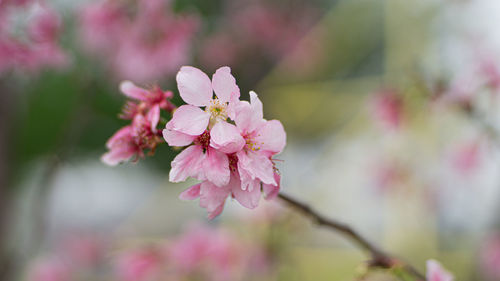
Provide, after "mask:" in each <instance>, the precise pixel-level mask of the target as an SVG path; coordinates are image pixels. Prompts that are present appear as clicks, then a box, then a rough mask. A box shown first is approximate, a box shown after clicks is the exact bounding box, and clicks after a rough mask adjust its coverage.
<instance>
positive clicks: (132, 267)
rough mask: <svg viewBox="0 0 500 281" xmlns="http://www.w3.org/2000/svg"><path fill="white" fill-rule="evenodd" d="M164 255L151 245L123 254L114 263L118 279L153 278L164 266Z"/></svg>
mask: <svg viewBox="0 0 500 281" xmlns="http://www.w3.org/2000/svg"><path fill="white" fill-rule="evenodd" d="M164 255H165V253H163V252H162V251H160V250H158V249H156V248H153V247H151V248H145V249H138V250H134V251H129V252H127V253H125V254H123V255H122V256H120V257H119V259H118V262H117V265H116V273H117V276H118V281H148V280H155V278H157V277H158V276H159V274H160V272H161V271H162V268H163V267H164V266H165V263H164V261H165V257H164Z"/></svg>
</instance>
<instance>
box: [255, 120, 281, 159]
mask: <svg viewBox="0 0 500 281" xmlns="http://www.w3.org/2000/svg"><path fill="white" fill-rule="evenodd" d="M254 141H255V142H257V143H258V144H259V147H260V149H261V150H262V151H269V152H271V153H272V154H278V153H281V151H282V150H283V148H284V147H285V145H286V133H285V129H284V128H283V125H282V124H281V122H280V121H278V120H271V121H266V122H265V123H264V125H263V126H262V127H260V128H258V131H257V136H256V137H255V138H254Z"/></svg>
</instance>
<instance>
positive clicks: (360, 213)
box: [0, 0, 500, 281]
mask: <svg viewBox="0 0 500 281" xmlns="http://www.w3.org/2000/svg"><path fill="white" fill-rule="evenodd" d="M499 12H500V2H498V1H497V0H425V1H422V0H405V1H398V0H329V1H328V0H280V1H279V0H275V1H265V0H211V1H207V0H170V1H168V0H92V1H90V0H78V1H65V0H52V1H51V0H45V1H41V0H23V1H20V0H17V1H16V0H0V116H1V117H0V187H1V190H0V208H1V217H0V218H1V220H0V222H1V229H0V234H1V235H0V241H1V242H2V244H1V245H2V251H1V254H2V255H1V257H0V258H1V259H0V273H1V275H0V276H1V279H2V280H30V281H69V280H124V281H133V280H136V281H139V280H149V281H153V280H214V281H221V280H232V281H237V280H287V281H294V280H314V281H321V280H398V272H387V271H369V272H368V271H367V270H366V266H364V265H363V264H364V261H366V259H367V257H366V256H365V255H364V254H363V253H362V252H361V251H359V249H357V248H355V247H353V246H352V245H351V244H350V243H348V241H346V240H345V239H343V238H342V237H341V236H339V235H338V234H336V233H333V232H331V231H329V230H326V229H322V228H319V227H317V226H314V225H312V224H311V223H310V222H309V221H307V220H306V219H304V218H303V217H301V216H300V215H298V214H296V213H295V212H293V211H291V210H288V209H286V208H283V207H282V205H281V204H280V202H278V201H263V202H261V204H260V206H259V207H258V208H257V209H256V210H247V209H244V208H243V207H241V206H239V205H238V204H236V203H234V202H231V201H230V200H229V201H228V203H227V204H226V209H225V211H224V212H223V214H222V215H221V216H220V217H218V218H217V219H215V220H213V221H208V220H207V219H206V214H205V213H204V210H203V209H201V208H199V207H198V206H197V203H196V202H183V201H180V200H179V199H178V194H179V193H180V192H181V191H182V190H184V189H185V188H187V187H188V186H190V184H192V183H193V182H186V183H181V184H172V183H169V182H168V172H169V168H170V161H171V160H172V159H173V157H174V156H175V155H176V153H178V151H176V150H172V149H170V148H169V147H168V146H166V145H164V146H160V147H159V148H158V149H157V151H156V153H155V155H154V157H146V158H145V159H140V161H138V162H137V163H125V164H122V165H119V166H118V167H108V166H106V165H105V164H103V163H102V162H101V161H100V156H101V155H102V154H103V153H104V152H105V150H106V149H105V146H104V144H105V142H106V140H107V139H108V138H109V137H110V136H111V135H112V134H113V133H114V132H115V131H116V130H118V129H119V128H120V127H121V126H124V125H126V123H127V122H126V121H124V120H120V119H119V118H117V116H118V114H119V112H120V110H121V108H122V106H123V104H124V102H125V97H124V96H123V95H122V94H121V93H120V92H119V90H118V85H119V82H120V81H122V80H124V79H128V80H132V81H134V82H136V83H137V84H139V85H142V86H151V85H159V86H160V87H162V88H163V89H171V90H172V91H173V92H174V93H176V94H177V93H178V92H177V87H176V84H175V74H176V72H177V71H178V69H179V67H180V66H182V65H193V66H196V67H198V68H200V69H202V70H204V71H205V72H206V73H208V74H209V75H211V74H212V73H213V72H214V71H215V70H216V69H217V68H218V67H220V66H224V65H228V66H230V67H231V69H232V73H233V74H234V76H235V77H236V79H237V83H238V85H239V87H240V89H241V91H242V93H243V96H244V98H246V97H248V95H247V93H248V91H250V90H255V91H256V92H257V93H258V94H259V97H260V98H261V99H262V100H263V102H264V111H265V116H266V118H267V119H279V120H281V121H282V122H283V124H284V126H285V129H286V131H287V135H288V138H287V139H288V143H287V147H286V149H285V151H284V153H283V154H282V155H280V157H279V158H280V159H282V160H283V161H282V162H281V163H280V164H279V169H280V171H281V173H282V190H283V191H284V192H286V193H287V194H291V195H294V197H296V198H300V199H301V200H303V201H304V202H308V203H309V204H310V205H312V206H314V207H315V208H316V209H317V210H319V211H320V212H321V213H323V214H325V215H327V216H329V217H332V218H337V219H340V220H342V221H345V222H348V223H349V224H351V225H352V226H353V227H355V228H356V229H358V230H359V231H360V232H361V233H364V234H365V235H366V236H367V237H368V238H369V239H370V240H371V241H373V242H375V243H376V244H378V245H380V246H382V247H383V248H385V249H387V250H389V251H391V252H392V253H394V254H396V255H397V256H401V257H404V259H406V260H407V261H409V262H411V263H412V264H413V265H415V266H416V267H417V268H419V269H420V270H421V271H425V261H426V260H427V259H430V258H435V259H438V260H440V261H441V262H442V263H443V265H445V267H446V268H448V269H449V270H450V271H451V272H453V273H454V274H455V276H456V278H457V280H471V281H472V280H474V281H475V280H500V150H499V145H500V114H499V112H500V111H499V110H498V109H500V98H499V96H498V94H499V91H500V32H499V31H498V28H497V27H498V24H499V23H500V22H499V20H498V14H499ZM174 100H175V101H176V102H177V103H180V102H181V101H180V99H179V98H178V96H177V97H176V98H174ZM196 234H201V235H198V236H196ZM190 235H191V236H193V237H194V238H192V239H193V240H192V241H198V242H196V243H199V244H201V245H207V244H209V245H215V244H216V245H217V246H213V247H214V249H215V250H214V249H211V250H207V253H208V254H207V256H205V257H204V258H203V259H205V261H203V262H201V263H202V264H203V265H202V266H201V269H197V270H196V273H195V274H194V273H190V274H188V275H186V274H185V275H183V276H182V277H178V276H176V277H175V278H174V277H173V276H174V275H175V274H173V273H172V272H173V271H175V269H172V268H171V267H172V265H171V264H168V263H167V264H163V263H162V262H160V261H159V260H160V259H159V258H158V256H159V255H161V254H158V253H159V252H160V253H162V250H161V249H162V248H163V247H166V246H165V245H177V246H179V245H181V246H182V247H185V248H182V247H181V246H179V247H180V248H179V249H180V250H178V252H179V253H181V254H182V253H184V254H185V253H191V252H193V251H194V252H198V253H199V251H201V250H196V249H195V250H193V248H195V246H192V245H198V244H196V243H195V242H192V243H190V242H189V241H188V242H186V243H187V244H188V246H186V245H184V244H182V243H183V241H182V238H183V237H191V236H190ZM210 237H213V239H211V238H210ZM219 240H220V241H219ZM213 241H219V242H220V243H219V242H217V243H215V242H213ZM221 241H222V242H221ZM189 245H191V246H189ZM235 245H236V246H235ZM221 251H222V254H221ZM152 253H153V254H152ZM217 253H218V254H220V255H222V256H223V258H221V260H223V262H221V263H220V264H219V263H217V262H215V263H216V265H213V264H212V263H213V262H214V260H218V259H217V258H214V256H215V255H218V254H217ZM200 259H201V260H203V259H202V258H200ZM236 261H237V262H236ZM221 264H222V265H221ZM217 266H223V267H224V270H226V271H228V272H229V273H227V274H228V275H224V276H220V275H214V272H212V271H218V272H219V273H220V272H221V271H224V270H219V269H217V268H218V267H217ZM214 268H215V269H214ZM228 268H229V269H228ZM127 270H128V271H127ZM226 271H224V272H226ZM141 272H146V273H141ZM151 272H152V273H151ZM159 272H160V273H159ZM141 274H143V275H141ZM148 274H149V275H148ZM138 276H139V277H138ZM141 276H142V277H141ZM214 276H215V277H214ZM228 276H229V277H228ZM134 278H135V279H134ZM141 278H142V279H141ZM183 278H184V279H183ZM224 278H226V279H224ZM400 278H405V277H404V276H403V277H401V276H400ZM402 280H407V279H402Z"/></svg>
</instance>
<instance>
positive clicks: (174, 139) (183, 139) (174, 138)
mask: <svg viewBox="0 0 500 281" xmlns="http://www.w3.org/2000/svg"><path fill="white" fill-rule="evenodd" d="M163 138H164V139H165V141H166V142H167V143H168V145H170V146H186V145H189V144H191V143H192V142H193V141H194V140H195V139H196V136H191V135H187V134H184V133H179V132H177V131H172V130H169V129H164V130H163Z"/></svg>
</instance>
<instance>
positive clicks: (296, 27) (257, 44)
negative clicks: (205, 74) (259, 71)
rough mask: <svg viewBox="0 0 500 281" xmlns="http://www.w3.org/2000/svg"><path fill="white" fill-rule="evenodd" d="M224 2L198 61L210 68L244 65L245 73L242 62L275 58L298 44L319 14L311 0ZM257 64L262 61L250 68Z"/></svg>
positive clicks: (239, 0) (244, 0)
mask: <svg viewBox="0 0 500 281" xmlns="http://www.w3.org/2000/svg"><path fill="white" fill-rule="evenodd" d="M224 5H225V9H224V10H225V12H224V14H223V15H222V16H221V17H220V19H219V21H218V22H217V27H216V29H215V30H214V32H213V33H212V34H210V36H208V37H207V38H206V39H205V40H204V41H203V47H202V50H201V54H200V61H201V62H202V64H203V65H205V66H206V67H208V68H210V69H213V68H214V67H215V66H219V65H221V64H231V65H245V67H246V71H247V72H248V71H249V69H248V68H249V66H248V65H247V64H245V63H244V62H245V61H246V60H248V59H251V60H255V59H256V57H257V58H258V59H264V60H268V61H273V62H274V61H277V60H278V59H280V58H281V57H282V56H283V54H286V53H287V52H289V51H291V50H292V49H293V48H294V47H295V46H296V45H297V43H298V42H299V41H300V40H301V39H302V38H303V37H304V36H305V34H306V33H307V31H308V30H309V29H310V28H312V26H313V25H314V23H315V21H316V19H317V18H319V15H320V13H319V11H318V9H317V8H316V7H314V4H312V3H311V1H294V0H292V1H272V2H271V1H262V0H256V1H247V0H230V1H224ZM228 23H231V24H228ZM256 53H257V54H258V55H257V56H256V55H255V54H256ZM253 62H254V61H253ZM259 65H265V63H264V61H263V62H261V63H260V64H259V63H253V64H252V66H251V67H252V68H253V67H258V66H259Z"/></svg>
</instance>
